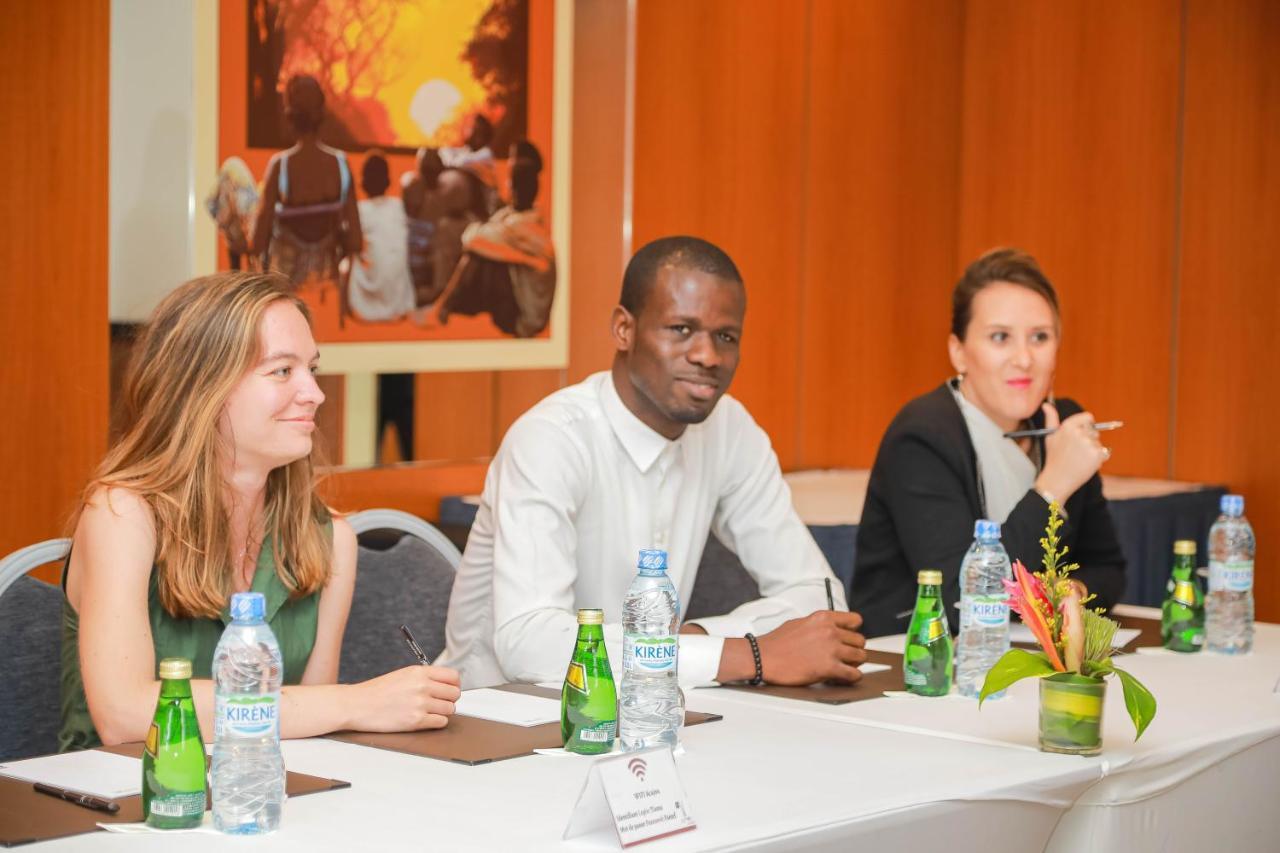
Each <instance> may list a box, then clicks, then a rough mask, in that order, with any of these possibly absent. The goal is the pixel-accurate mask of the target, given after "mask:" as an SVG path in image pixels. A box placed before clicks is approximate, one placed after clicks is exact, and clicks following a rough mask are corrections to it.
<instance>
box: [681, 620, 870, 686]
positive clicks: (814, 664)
mask: <svg viewBox="0 0 1280 853" xmlns="http://www.w3.org/2000/svg"><path fill="white" fill-rule="evenodd" d="M860 627H862V617H861V616H860V615H859V614H857V613H847V612H844V611H833V610H817V611H815V612H813V613H810V614H809V615H808V616H804V617H801V618H799V619H792V620H790V621H788V622H784V623H782V624H781V625H779V626H778V627H777V628H775V629H774V630H772V631H770V632H769V633H768V634H765V635H763V636H761V637H757V638H756V642H757V643H759V645H760V665H761V669H762V670H763V672H764V680H765V681H766V682H768V683H769V684H781V685H794V686H800V685H806V684H816V683H818V682H820V681H835V682H839V683H844V684H852V683H853V682H855V681H857V680H858V679H860V678H862V672H861V671H860V670H859V669H858V665H859V664H861V663H863V662H864V661H865V660H866V659H867V652H866V649H865V648H863V647H864V646H865V645H866V642H867V641H866V638H865V637H863V636H862V634H860V633H858V629H859V628H860ZM680 633H682V634H705V633H706V631H704V630H703V629H702V628H701V627H700V626H698V625H694V624H685V625H683V626H682V627H681V628H680ZM755 674H756V665H755V659H754V658H753V657H752V655H751V646H750V644H749V643H748V642H747V641H746V640H745V639H736V638H728V639H726V640H725V641H724V651H723V652H722V653H721V655H720V670H719V672H718V673H717V674H716V680H717V681H719V682H721V683H722V684H723V683H726V682H730V681H747V680H750V679H751V678H754V677H755Z"/></svg>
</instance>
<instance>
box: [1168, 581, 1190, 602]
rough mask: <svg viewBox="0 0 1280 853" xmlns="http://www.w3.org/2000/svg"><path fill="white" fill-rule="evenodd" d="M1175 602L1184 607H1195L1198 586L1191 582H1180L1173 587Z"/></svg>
mask: <svg viewBox="0 0 1280 853" xmlns="http://www.w3.org/2000/svg"><path fill="white" fill-rule="evenodd" d="M1173 600H1174V601H1176V602H1178V603H1179V604H1181V605H1182V606H1184V607H1195V605H1196V586H1195V584H1193V583H1192V582H1191V581H1178V582H1177V583H1176V584H1174V587H1173Z"/></svg>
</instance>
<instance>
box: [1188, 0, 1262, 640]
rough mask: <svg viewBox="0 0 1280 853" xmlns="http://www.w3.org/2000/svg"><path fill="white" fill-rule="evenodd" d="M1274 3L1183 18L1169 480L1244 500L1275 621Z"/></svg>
mask: <svg viewBox="0 0 1280 853" xmlns="http://www.w3.org/2000/svg"><path fill="white" fill-rule="evenodd" d="M1278 45H1280V5H1277V4H1275V3H1273V2H1268V0H1232V2H1227V3H1222V2H1214V0H1191V2H1190V3H1189V4H1188V17H1187V94H1186V145H1185V156H1184V166H1183V172H1182V175H1183V187H1184V189H1183V198H1184V204H1183V241H1182V276H1181V278H1182V286H1181V306H1180V307H1181V310H1180V312H1179V321H1180V322H1179V325H1178V345H1177V352H1176V356H1177V370H1178V373H1177V378H1178V381H1177V419H1176V422H1175V424H1174V436H1175V445H1174V474H1175V476H1177V477H1180V478H1184V479H1191V480H1206V481H1212V482H1225V483H1227V484H1228V485H1229V486H1230V487H1231V488H1232V489H1233V490H1236V491H1239V492H1240V493H1241V494H1243V495H1244V496H1245V512H1246V514H1247V515H1248V516H1249V519H1250V521H1251V522H1252V523H1253V526H1254V529H1255V531H1256V532H1257V535H1258V541H1259V543H1260V547H1259V552H1258V562H1257V575H1256V584H1257V586H1256V590H1257V601H1258V618H1260V619H1264V620H1268V621H1273V622H1274V621H1277V620H1280V572H1277V571H1276V559H1275V557H1274V555H1275V554H1276V553H1277V552H1278V550H1280V450H1278V449H1277V439H1276V427H1275V424H1276V423H1277V422H1278V421H1280V397H1277V391H1278V390H1280V382H1277V380H1276V370H1275V348H1276V328H1277V324H1280V289H1277V286H1276V284H1277V278H1278V277H1280V239H1278V237H1277V235H1280V168H1277V164H1280V53H1277V50H1276V48H1277V46H1278Z"/></svg>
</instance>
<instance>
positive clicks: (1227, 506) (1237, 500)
mask: <svg viewBox="0 0 1280 853" xmlns="http://www.w3.org/2000/svg"><path fill="white" fill-rule="evenodd" d="M1218 506H1219V508H1220V509H1221V510H1222V514H1223V515H1229V516H1231V517H1232V518H1236V517H1238V516H1241V515H1244V495H1223V496H1222V498H1221V500H1219V501H1218Z"/></svg>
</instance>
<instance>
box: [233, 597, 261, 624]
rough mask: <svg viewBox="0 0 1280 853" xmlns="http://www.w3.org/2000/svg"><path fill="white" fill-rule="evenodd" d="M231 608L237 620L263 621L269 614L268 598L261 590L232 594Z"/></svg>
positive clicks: (234, 618)
mask: <svg viewBox="0 0 1280 853" xmlns="http://www.w3.org/2000/svg"><path fill="white" fill-rule="evenodd" d="M230 610H231V618H232V620H234V621H236V622H261V621H262V620H263V619H264V618H266V615H267V599H266V598H264V597H263V595H262V593H260V592H237V593H236V594H235V595H233V596H231V607H230Z"/></svg>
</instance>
